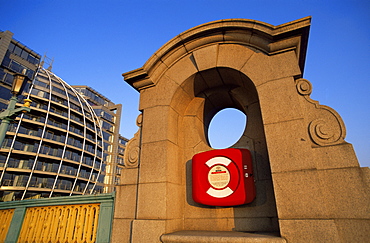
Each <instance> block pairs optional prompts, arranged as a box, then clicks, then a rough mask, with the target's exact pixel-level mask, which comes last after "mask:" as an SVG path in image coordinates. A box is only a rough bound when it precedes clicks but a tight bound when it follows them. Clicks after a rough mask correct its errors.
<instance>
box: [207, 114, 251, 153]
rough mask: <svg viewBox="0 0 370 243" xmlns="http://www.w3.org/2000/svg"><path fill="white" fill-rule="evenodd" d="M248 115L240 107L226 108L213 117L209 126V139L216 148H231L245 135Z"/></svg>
mask: <svg viewBox="0 0 370 243" xmlns="http://www.w3.org/2000/svg"><path fill="white" fill-rule="evenodd" d="M246 124H247V116H246V115H245V114H244V113H243V112H241V111H240V110H238V109H235V108H225V109H223V110H221V111H219V112H218V113H216V115H215V116H214V117H213V118H212V120H211V122H210V124H209V127H208V141H209V143H210V146H211V147H212V148H214V149H224V148H229V147H231V146H232V145H234V144H235V143H236V142H237V141H238V140H239V139H240V137H241V136H242V135H243V133H244V130H245V126H246Z"/></svg>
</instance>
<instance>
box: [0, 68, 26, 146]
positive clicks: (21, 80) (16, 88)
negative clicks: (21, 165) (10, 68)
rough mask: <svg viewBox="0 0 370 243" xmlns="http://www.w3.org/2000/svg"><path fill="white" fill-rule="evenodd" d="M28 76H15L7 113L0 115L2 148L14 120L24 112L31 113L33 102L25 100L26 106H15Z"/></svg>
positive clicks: (18, 74) (0, 141) (0, 144)
mask: <svg viewBox="0 0 370 243" xmlns="http://www.w3.org/2000/svg"><path fill="white" fill-rule="evenodd" d="M27 79H28V78H27V76H26V75H24V74H20V73H16V74H14V79H13V85H12V88H11V90H10V92H11V93H12V97H11V98H10V100H9V104H8V107H7V108H6V110H5V111H3V112H1V113H0V120H1V125H0V148H1V146H2V144H3V142H4V138H5V135H6V131H7V130H8V127H9V124H10V123H11V122H13V121H14V119H15V118H16V117H17V116H18V115H19V114H21V113H22V112H30V111H31V108H30V106H31V102H32V101H31V100H29V99H25V100H24V102H25V103H24V105H23V106H22V107H20V108H17V109H15V105H16V104H17V101H18V95H20V94H21V93H22V91H23V89H24V88H25V86H26V84H27Z"/></svg>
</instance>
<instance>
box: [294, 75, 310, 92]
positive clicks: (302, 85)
mask: <svg viewBox="0 0 370 243" xmlns="http://www.w3.org/2000/svg"><path fill="white" fill-rule="evenodd" d="M296 86H297V90H298V93H300V94H301V95H310V94H311V92H312V84H311V83H310V82H309V81H308V80H307V79H303V78H300V79H298V80H297V81H296Z"/></svg>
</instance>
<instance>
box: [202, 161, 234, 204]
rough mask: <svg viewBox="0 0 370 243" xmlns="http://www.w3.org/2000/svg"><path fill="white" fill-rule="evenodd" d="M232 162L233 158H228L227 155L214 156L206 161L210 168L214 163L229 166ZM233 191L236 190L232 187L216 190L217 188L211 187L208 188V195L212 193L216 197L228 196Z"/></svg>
mask: <svg viewBox="0 0 370 243" xmlns="http://www.w3.org/2000/svg"><path fill="white" fill-rule="evenodd" d="M231 162H232V161H231V159H229V158H226V157H214V158H212V159H210V160H208V161H207V162H206V165H207V166H208V167H210V168H211V167H213V166H214V165H224V166H226V167H227V166H229V164H230V163H231ZM233 193H234V191H233V190H232V189H231V188H230V187H226V188H224V189H222V190H216V189H214V188H212V187H210V188H209V189H208V190H207V194H208V195H210V196H212V197H216V198H224V197H228V196H230V195H231V194H233Z"/></svg>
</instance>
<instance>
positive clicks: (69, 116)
mask: <svg viewBox="0 0 370 243" xmlns="http://www.w3.org/2000/svg"><path fill="white" fill-rule="evenodd" d="M28 90H29V92H28V93H26V94H24V95H25V96H26V97H27V98H29V99H31V100H32V104H31V112H30V113H24V114H22V115H21V116H20V117H18V118H17V119H16V121H15V123H14V124H12V125H11V127H10V130H9V131H8V133H7V137H6V139H5V141H4V143H3V146H2V149H1V150H0V186H1V187H0V201H11V200H23V199H31V198H45V197H55V196H68V195H82V194H95V193H100V192H102V191H103V187H104V184H103V183H104V171H105V164H104V163H103V141H102V136H103V133H102V129H101V127H100V125H99V124H100V123H99V120H98V117H97V116H96V114H95V112H94V110H93V108H92V107H91V105H89V103H88V102H87V101H86V100H85V99H84V98H83V97H82V96H81V95H80V94H79V93H78V92H77V91H76V90H75V89H74V88H72V87H71V86H70V85H69V84H67V83H66V82H64V81H63V80H62V79H61V78H59V77H58V76H56V75H55V74H53V73H52V72H50V71H48V70H47V69H44V68H41V67H40V68H39V69H38V71H37V73H36V75H35V78H34V80H33V82H32V84H31V85H30V87H29V89H28ZM19 105H20V104H19Z"/></svg>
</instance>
